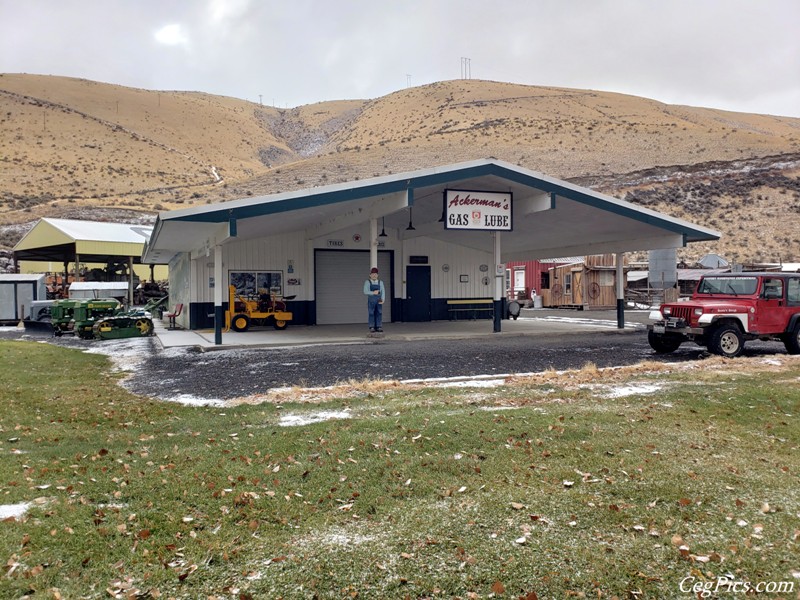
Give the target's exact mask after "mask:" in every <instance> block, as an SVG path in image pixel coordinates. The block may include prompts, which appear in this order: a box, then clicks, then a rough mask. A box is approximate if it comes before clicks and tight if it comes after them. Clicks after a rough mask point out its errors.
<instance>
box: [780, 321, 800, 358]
mask: <svg viewBox="0 0 800 600" xmlns="http://www.w3.org/2000/svg"><path fill="white" fill-rule="evenodd" d="M783 345H784V346H786V351H787V352H788V353H789V354H800V323H798V324H797V325H795V327H794V330H793V331H791V332H790V333H787V334H786V337H785V338H783Z"/></svg>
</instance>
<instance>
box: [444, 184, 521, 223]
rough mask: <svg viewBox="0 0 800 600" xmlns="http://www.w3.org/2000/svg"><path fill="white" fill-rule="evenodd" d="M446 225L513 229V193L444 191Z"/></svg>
mask: <svg viewBox="0 0 800 600" xmlns="http://www.w3.org/2000/svg"><path fill="white" fill-rule="evenodd" d="M444 215H445V219H444V228H445V229H473V230H476V231H511V229H512V221H511V193H510V192H476V191H470V190H445V191H444Z"/></svg>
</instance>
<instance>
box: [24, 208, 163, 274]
mask: <svg viewBox="0 0 800 600" xmlns="http://www.w3.org/2000/svg"><path fill="white" fill-rule="evenodd" d="M152 231H153V228H152V227H150V226H148V225H134V224H128V223H102V222H96V221H76V220H71V219H50V218H43V219H40V220H39V222H38V223H36V225H34V226H33V228H32V229H31V230H30V231H29V232H28V233H27V234H26V235H25V236H24V237H23V238H22V239H21V240H20V241H19V242H18V243H17V245H16V246H14V257H15V258H16V259H17V260H18V261H19V260H34V261H48V262H75V256H76V254H77V255H78V256H79V257H80V260H81V262H97V263H107V262H118V261H120V260H122V258H123V257H124V258H125V259H126V260H127V257H131V256H132V257H133V259H134V262H135V263H138V262H140V257H141V255H142V250H143V248H144V245H145V242H146V241H147V239H148V238H149V237H150V234H151V233H152Z"/></svg>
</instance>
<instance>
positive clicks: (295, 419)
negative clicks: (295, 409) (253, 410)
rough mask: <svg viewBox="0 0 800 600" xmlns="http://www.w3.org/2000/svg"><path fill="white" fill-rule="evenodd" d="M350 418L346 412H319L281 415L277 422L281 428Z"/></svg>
mask: <svg viewBox="0 0 800 600" xmlns="http://www.w3.org/2000/svg"><path fill="white" fill-rule="evenodd" d="M350 417H351V415H350V413H349V412H347V411H346V410H338V411H337V410H321V411H319V412H315V413H304V414H289V415H283V416H282V417H281V418H280V421H278V425H280V426H281V427H297V426H299V425H310V424H311V423H322V422H323V421H332V420H333V419H349V418H350Z"/></svg>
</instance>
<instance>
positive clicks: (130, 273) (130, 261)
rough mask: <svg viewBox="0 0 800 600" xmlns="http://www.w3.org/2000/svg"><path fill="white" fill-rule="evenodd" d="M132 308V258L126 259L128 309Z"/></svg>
mask: <svg viewBox="0 0 800 600" xmlns="http://www.w3.org/2000/svg"><path fill="white" fill-rule="evenodd" d="M132 306H133V257H132V256H129V257H128V308H130V307H132Z"/></svg>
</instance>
